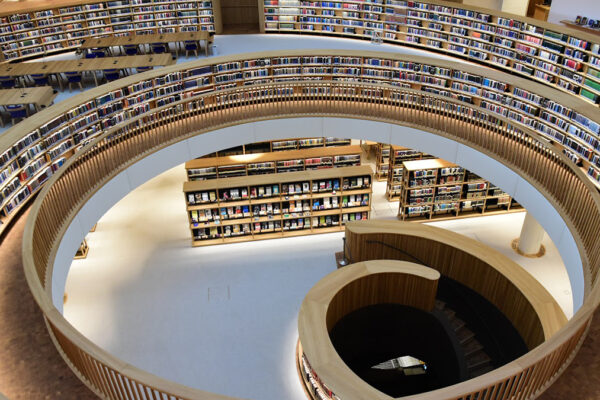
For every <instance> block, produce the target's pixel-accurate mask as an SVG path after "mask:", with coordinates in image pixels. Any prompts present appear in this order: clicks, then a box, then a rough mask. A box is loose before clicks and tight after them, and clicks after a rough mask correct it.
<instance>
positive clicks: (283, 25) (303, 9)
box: [259, 0, 600, 103]
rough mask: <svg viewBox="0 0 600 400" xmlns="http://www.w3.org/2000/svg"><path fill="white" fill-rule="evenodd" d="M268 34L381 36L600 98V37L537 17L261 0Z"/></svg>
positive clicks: (377, 0)
mask: <svg viewBox="0 0 600 400" xmlns="http://www.w3.org/2000/svg"><path fill="white" fill-rule="evenodd" d="M259 6H260V7H261V8H262V9H263V19H264V31H265V32H267V33H268V32H277V33H285V32H292V33H313V34H325V35H343V36H349V37H356V38H361V39H372V38H379V39H382V40H384V41H386V42H390V43H400V44H410V45H414V46H418V47H423V48H427V49H433V50H435V51H440V52H444V53H449V54H452V55H458V56H460V57H464V58H467V59H470V60H474V61H477V62H482V63H485V64H489V65H492V66H494V67H499V68H502V69H506V70H508V71H511V72H513V73H515V74H518V75H522V76H525V77H527V78H529V79H532V80H536V81H539V82H542V83H545V84H548V85H550V86H553V87H556V88H559V89H560V90H564V91H567V92H569V93H573V94H576V95H579V96H581V97H583V98H585V99H586V100H589V101H591V102H594V103H598V101H599V99H600V39H599V38H598V36H595V35H593V34H589V33H584V32H581V31H577V30H574V29H570V28H565V27H560V26H557V25H553V24H549V23H545V22H543V21H539V20H535V19H532V18H526V17H520V16H517V15H513V14H506V13H500V12H494V13H493V14H491V13H490V12H491V10H486V9H483V8H477V7H469V6H464V5H460V6H458V5H456V6H455V5H452V6H449V4H448V3H447V2H437V1H405V0H364V1H361V0H332V1H303V0H262V3H259Z"/></svg>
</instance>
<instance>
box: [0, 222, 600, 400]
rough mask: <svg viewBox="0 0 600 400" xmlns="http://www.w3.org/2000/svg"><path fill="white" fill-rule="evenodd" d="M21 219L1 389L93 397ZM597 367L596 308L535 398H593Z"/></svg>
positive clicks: (4, 271)
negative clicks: (30, 271) (586, 329)
mask: <svg viewBox="0 0 600 400" xmlns="http://www.w3.org/2000/svg"><path fill="white" fill-rule="evenodd" d="M26 215H27V214H26V213H25V214H24V216H26ZM25 219H26V218H25V217H21V218H19V220H18V221H16V223H15V226H14V227H13V228H12V229H11V230H10V232H8V234H7V235H6V237H5V239H4V240H3V242H2V243H1V245H0V260H2V261H3V262H2V265H1V266H0V288H1V289H0V326H1V327H2V334H1V335H0V360H1V361H0V392H2V393H4V394H5V395H6V396H7V397H8V398H9V399H10V400H17V399H28V400H29V399H31V400H38V399H61V400H62V399H78V400H86V399H94V398H96V397H95V396H94V395H93V394H92V393H91V392H90V391H89V390H88V389H87V388H86V387H85V386H84V385H83V384H82V383H81V382H80V381H79V379H77V377H76V376H75V375H74V374H73V373H72V372H71V370H70V369H69V368H68V367H67V366H66V364H65V363H64V361H63V360H62V358H61V357H60V355H59V354H58V353H57V351H56V349H55V347H54V345H53V344H52V341H51V340H50V337H49V336H48V332H47V331H46V326H45V324H44V321H43V319H42V316H41V313H40V311H39V309H38V308H37V305H36V304H35V302H34V300H33V299H32V297H31V295H30V294H29V288H28V287H27V283H26V282H25V276H24V275H23V267H22V264H21V239H22V235H23V229H24V226H25ZM599 370H600V310H599V311H596V314H595V318H594V320H593V322H592V327H591V329H590V333H589V335H588V337H587V338H586V340H585V342H584V344H583V347H582V348H581V351H580V352H579V353H578V355H577V357H576V358H575V360H574V361H573V363H572V364H571V366H570V367H569V369H568V370H567V371H566V372H565V374H563V375H562V376H561V377H560V379H559V380H558V381H557V382H556V383H555V384H554V385H553V386H552V387H550V389H548V390H547V391H546V393H544V394H543V395H542V396H541V397H540V399H542V400H564V399H578V400H597V399H599V398H600V376H599V375H598V374H597V373H596V371H599Z"/></svg>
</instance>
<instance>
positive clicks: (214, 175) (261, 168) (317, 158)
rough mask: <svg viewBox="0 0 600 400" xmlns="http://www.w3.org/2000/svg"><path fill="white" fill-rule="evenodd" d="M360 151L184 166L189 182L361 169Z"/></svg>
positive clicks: (307, 152)
mask: <svg viewBox="0 0 600 400" xmlns="http://www.w3.org/2000/svg"><path fill="white" fill-rule="evenodd" d="M361 150H362V149H361V147H360V146H358V145H356V146H341V147H317V148H312V149H307V150H290V151H278V152H274V153H259V154H245V155H237V156H227V157H211V158H197V159H195V160H191V161H188V162H186V163H185V169H186V172H187V176H188V180H189V181H202V180H207V179H222V178H232V177H235V176H251V175H261V174H275V173H282V172H293V171H309V170H314V169H323V168H339V167H350V166H356V165H360V159H361Z"/></svg>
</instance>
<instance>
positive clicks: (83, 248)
mask: <svg viewBox="0 0 600 400" xmlns="http://www.w3.org/2000/svg"><path fill="white" fill-rule="evenodd" d="M89 251H90V247H89V246H88V244H87V241H86V240H85V239H83V242H81V244H80V245H79V248H78V249H77V253H75V257H73V258H74V259H75V260H82V259H84V258H86V257H87V255H88V252H89Z"/></svg>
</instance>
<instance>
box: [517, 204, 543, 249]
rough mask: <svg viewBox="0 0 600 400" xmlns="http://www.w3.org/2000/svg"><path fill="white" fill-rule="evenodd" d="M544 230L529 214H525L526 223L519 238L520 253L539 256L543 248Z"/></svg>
mask: <svg viewBox="0 0 600 400" xmlns="http://www.w3.org/2000/svg"><path fill="white" fill-rule="evenodd" d="M544 233H546V232H545V231H544V228H542V226H541V225H540V224H539V223H538V222H537V221H536V220H535V218H533V216H532V215H531V214H529V213H527V214H525V221H523V227H522V228H521V236H520V237H519V251H520V252H521V253H523V254H526V255H533V254H537V253H538V252H539V251H540V248H541V246H542V239H543V238H544Z"/></svg>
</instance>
